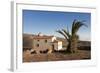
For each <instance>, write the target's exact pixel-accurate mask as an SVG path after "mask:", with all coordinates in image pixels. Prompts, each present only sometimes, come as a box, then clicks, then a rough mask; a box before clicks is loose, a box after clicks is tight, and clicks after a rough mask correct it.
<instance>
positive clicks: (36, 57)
mask: <svg viewBox="0 0 100 73" xmlns="http://www.w3.org/2000/svg"><path fill="white" fill-rule="evenodd" d="M86 59H91V52H90V51H86V50H78V52H77V53H73V54H63V53H51V54H31V53H30V51H25V52H23V62H41V61H61V60H86Z"/></svg>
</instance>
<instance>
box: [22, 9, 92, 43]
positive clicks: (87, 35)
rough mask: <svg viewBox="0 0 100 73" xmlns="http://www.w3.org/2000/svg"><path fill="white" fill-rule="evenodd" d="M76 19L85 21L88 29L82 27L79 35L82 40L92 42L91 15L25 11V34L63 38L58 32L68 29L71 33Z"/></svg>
mask: <svg viewBox="0 0 100 73" xmlns="http://www.w3.org/2000/svg"><path fill="white" fill-rule="evenodd" d="M74 19H77V20H80V21H85V22H84V23H85V24H86V25H87V26H88V27H85V26H82V27H81V28H80V29H79V31H78V33H77V34H78V35H79V38H80V40H84V41H87V40H88V41H90V40H91V13H79V12H60V11H59V12H58V11H39V10H38V11H37V10H23V33H28V34H38V33H39V32H41V33H42V34H45V35H54V36H58V37H63V36H62V35H61V34H59V33H57V32H56V30H58V29H62V28H64V29H67V27H68V28H69V31H70V30H71V26H72V22H73V20H74Z"/></svg>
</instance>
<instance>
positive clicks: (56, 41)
mask: <svg viewBox="0 0 100 73" xmlns="http://www.w3.org/2000/svg"><path fill="white" fill-rule="evenodd" d="M58 42H61V41H59V40H54V41H53V42H52V43H58Z"/></svg>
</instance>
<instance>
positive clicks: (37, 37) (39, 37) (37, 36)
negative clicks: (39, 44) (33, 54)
mask: <svg viewBox="0 0 100 73" xmlns="http://www.w3.org/2000/svg"><path fill="white" fill-rule="evenodd" d="M52 37H54V36H46V35H43V36H39V35H36V36H33V39H50V38H52Z"/></svg>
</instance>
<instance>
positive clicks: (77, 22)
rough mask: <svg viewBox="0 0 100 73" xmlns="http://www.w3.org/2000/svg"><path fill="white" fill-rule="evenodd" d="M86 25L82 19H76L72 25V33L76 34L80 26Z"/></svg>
mask: <svg viewBox="0 0 100 73" xmlns="http://www.w3.org/2000/svg"><path fill="white" fill-rule="evenodd" d="M83 25H84V26H86V27H87V25H85V24H84V23H83V22H82V21H76V22H75V24H74V26H73V27H72V35H74V34H76V33H77V31H78V30H79V28H80V27H82V26H83Z"/></svg>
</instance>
